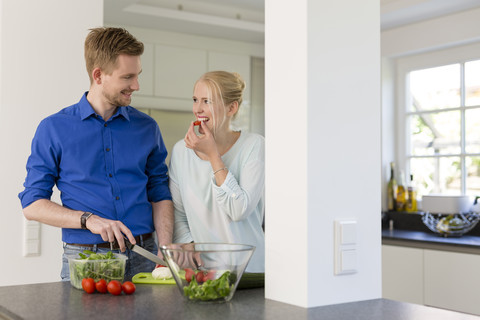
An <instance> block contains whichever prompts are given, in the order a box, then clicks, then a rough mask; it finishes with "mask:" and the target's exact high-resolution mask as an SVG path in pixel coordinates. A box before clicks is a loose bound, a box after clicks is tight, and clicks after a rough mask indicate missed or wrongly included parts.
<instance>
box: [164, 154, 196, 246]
mask: <svg viewBox="0 0 480 320" xmlns="http://www.w3.org/2000/svg"><path fill="white" fill-rule="evenodd" d="M171 160H172V161H171V162H170V172H169V177H170V179H169V188H170V193H171V194H172V201H173V208H174V217H175V222H174V228H173V242H175V243H189V242H192V241H193V238H192V235H191V233H190V226H189V225H188V219H187V214H186V213H185V209H184V208H183V202H182V195H181V193H180V189H179V187H178V183H177V173H176V166H175V163H174V161H173V160H174V151H173V152H172V159H171Z"/></svg>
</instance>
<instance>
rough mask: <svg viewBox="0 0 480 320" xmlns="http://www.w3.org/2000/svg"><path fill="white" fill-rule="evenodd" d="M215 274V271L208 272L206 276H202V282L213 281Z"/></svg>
mask: <svg viewBox="0 0 480 320" xmlns="http://www.w3.org/2000/svg"><path fill="white" fill-rule="evenodd" d="M216 273H217V272H216V271H215V270H210V271H208V272H207V274H206V275H204V276H203V281H207V280H215V275H216Z"/></svg>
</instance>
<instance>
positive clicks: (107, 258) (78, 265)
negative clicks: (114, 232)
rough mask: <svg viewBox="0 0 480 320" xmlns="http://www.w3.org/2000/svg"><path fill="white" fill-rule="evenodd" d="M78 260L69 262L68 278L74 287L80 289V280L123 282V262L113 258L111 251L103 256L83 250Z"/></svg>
mask: <svg viewBox="0 0 480 320" xmlns="http://www.w3.org/2000/svg"><path fill="white" fill-rule="evenodd" d="M78 255H79V258H78V259H74V260H70V278H71V280H72V284H73V285H74V286H75V287H80V288H81V283H82V279H84V278H93V279H94V280H95V282H96V281H98V280H100V279H105V280H106V281H107V282H109V281H110V280H120V281H123V276H124V272H125V261H124V260H123V259H119V258H117V257H116V256H115V254H114V253H113V252H112V251H108V252H107V253H105V254H102V253H95V252H92V251H90V250H84V251H83V253H79V254H78Z"/></svg>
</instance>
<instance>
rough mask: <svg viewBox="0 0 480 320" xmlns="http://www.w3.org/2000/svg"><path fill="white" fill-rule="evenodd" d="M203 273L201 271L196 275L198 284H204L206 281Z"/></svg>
mask: <svg viewBox="0 0 480 320" xmlns="http://www.w3.org/2000/svg"><path fill="white" fill-rule="evenodd" d="M203 276H204V274H203V271H199V272H198V273H197V274H196V275H195V279H196V280H197V282H198V283H203V281H204V279H203Z"/></svg>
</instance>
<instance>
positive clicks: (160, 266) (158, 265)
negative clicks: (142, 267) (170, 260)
mask: <svg viewBox="0 0 480 320" xmlns="http://www.w3.org/2000/svg"><path fill="white" fill-rule="evenodd" d="M165 267H166V266H164V265H163V264H157V265H156V266H155V269H157V268H165Z"/></svg>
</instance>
